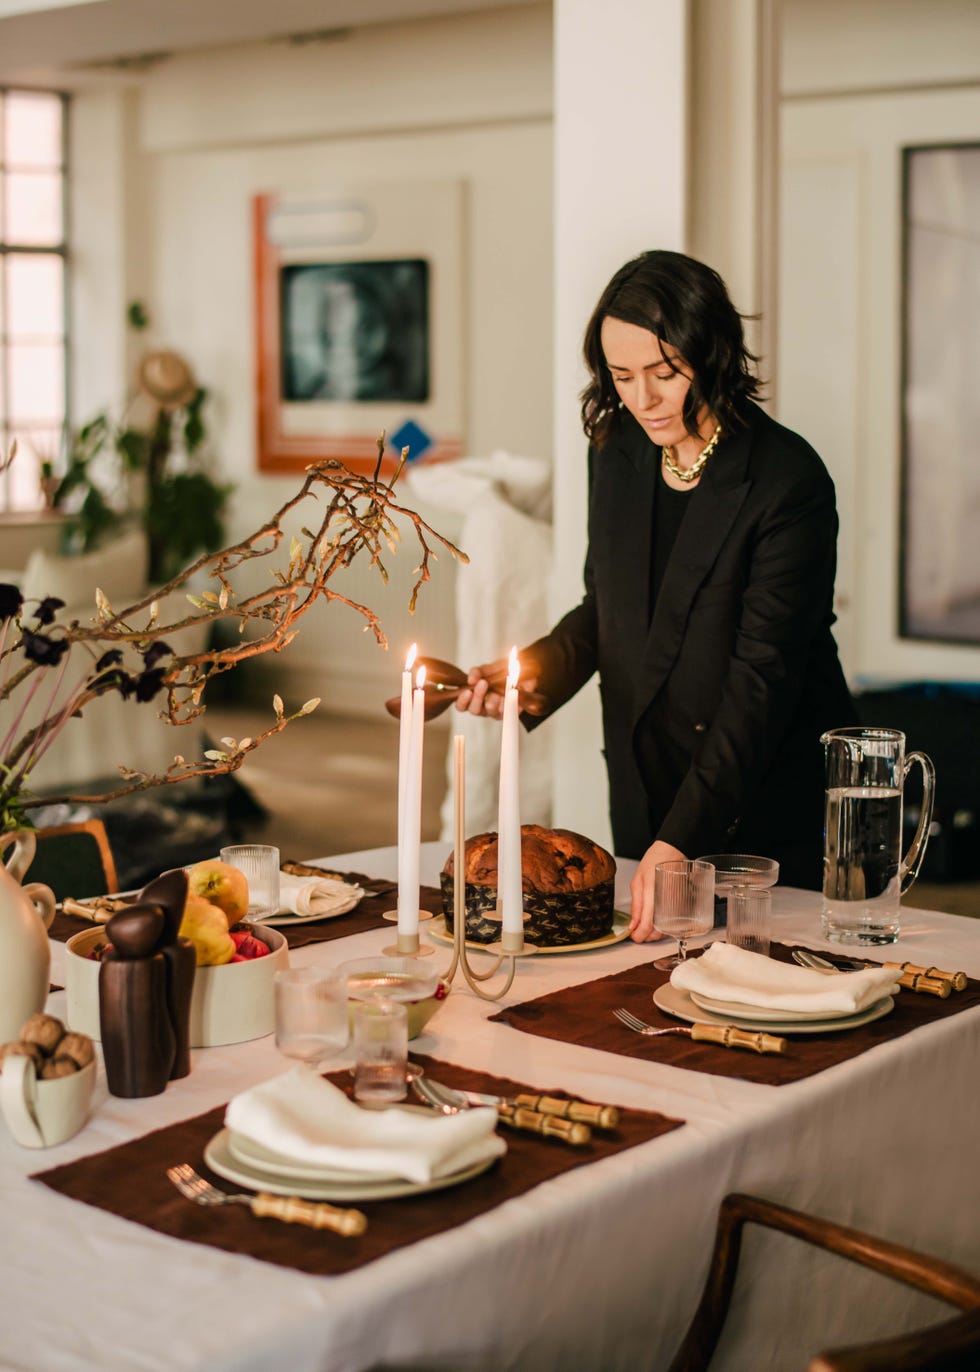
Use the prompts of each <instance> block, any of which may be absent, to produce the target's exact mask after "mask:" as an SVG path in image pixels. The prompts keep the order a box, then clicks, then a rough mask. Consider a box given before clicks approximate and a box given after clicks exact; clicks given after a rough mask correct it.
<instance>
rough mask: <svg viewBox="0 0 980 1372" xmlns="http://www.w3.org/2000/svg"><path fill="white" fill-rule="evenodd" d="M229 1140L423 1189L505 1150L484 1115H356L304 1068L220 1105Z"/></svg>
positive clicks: (491, 1116)
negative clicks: (423, 1184)
mask: <svg viewBox="0 0 980 1372" xmlns="http://www.w3.org/2000/svg"><path fill="white" fill-rule="evenodd" d="M225 1124H226V1125H227V1126H228V1128H229V1129H231V1130H233V1131H234V1132H235V1133H236V1134H242V1135H244V1136H245V1137H246V1138H248V1139H251V1140H252V1141H253V1142H254V1143H257V1144H261V1146H262V1147H263V1148H269V1149H271V1150H272V1151H273V1152H274V1153H280V1154H282V1155H283V1156H284V1157H287V1158H289V1159H290V1160H292V1161H295V1162H303V1163H309V1164H313V1165H319V1166H323V1167H336V1168H342V1169H344V1170H346V1171H350V1172H354V1173H359V1172H373V1173H382V1174H384V1175H386V1176H394V1177H404V1178H405V1179H406V1180H408V1181H414V1182H428V1181H432V1180H433V1179H434V1178H436V1177H442V1176H447V1175H449V1174H450V1173H452V1172H458V1171H461V1170H462V1169H463V1168H464V1167H469V1166H475V1165H476V1164H477V1163H479V1162H483V1161H485V1160H489V1159H490V1158H495V1157H499V1156H500V1155H501V1154H502V1153H505V1152H506V1151H507V1145H506V1144H505V1143H504V1141H503V1139H502V1138H500V1137H499V1135H498V1134H496V1133H495V1132H494V1131H495V1128H496V1124H497V1112H496V1110H491V1109H489V1108H476V1109H473V1110H462V1111H460V1113H459V1114H458V1115H438V1114H435V1113H430V1112H426V1113H425V1114H421V1113H419V1112H418V1111H415V1110H402V1109H399V1108H397V1107H393V1108H391V1109H390V1110H363V1109H361V1107H360V1106H358V1105H355V1104H354V1102H353V1101H351V1100H348V1098H347V1097H346V1096H345V1095H344V1093H343V1091H340V1090H338V1089H337V1087H336V1086H334V1085H333V1084H332V1083H331V1082H329V1081H326V1080H325V1079H324V1078H323V1077H321V1076H319V1075H318V1074H317V1073H316V1072H312V1071H310V1070H309V1068H304V1067H296V1068H293V1070H292V1071H290V1072H287V1073H286V1074H285V1075H284V1076H281V1077H274V1078H273V1079H272V1080H271V1081H265V1082H262V1083H261V1085H259V1086H253V1087H252V1088H251V1090H248V1091H243V1092H242V1094H241V1095H239V1096H235V1097H234V1098H233V1099H232V1100H230V1101H229V1102H228V1106H227V1109H226V1110H225Z"/></svg>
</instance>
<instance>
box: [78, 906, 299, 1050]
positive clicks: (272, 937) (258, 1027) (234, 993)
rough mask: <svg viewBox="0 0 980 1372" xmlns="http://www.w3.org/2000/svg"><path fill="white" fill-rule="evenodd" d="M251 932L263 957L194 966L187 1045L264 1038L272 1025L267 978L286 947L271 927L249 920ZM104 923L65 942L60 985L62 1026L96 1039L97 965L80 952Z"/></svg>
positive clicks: (100, 934)
mask: <svg viewBox="0 0 980 1372" xmlns="http://www.w3.org/2000/svg"><path fill="white" fill-rule="evenodd" d="M251 930H252V933H253V934H254V935H255V937H256V938H259V939H261V940H262V942H263V943H265V944H267V945H268V947H269V949H270V951H269V954H268V956H267V957H264V958H253V959H252V960H251V961H249V962H228V963H225V964H224V966H223V967H198V968H196V969H195V972H194V991H193V994H192V995H191V1019H190V1042H191V1047H192V1048H216V1047H218V1045H220V1044H223V1043H244V1042H245V1041H246V1040H247V1039H260V1038H264V1037H265V1035H266V1034H271V1033H272V1031H273V1029H274V1028H275V1002H274V999H273V994H272V980H273V977H274V976H275V974H276V973H277V972H279V971H281V970H282V969H283V968H284V967H288V966H289V948H288V946H287V944H286V940H285V938H284V936H283V935H282V934H280V933H279V931H278V930H277V929H267V928H266V927H265V925H263V924H253V925H252V926H251ZM105 938H106V934H105V928H104V926H102V925H98V926H97V927H96V928H94V929H83V930H82V932H81V933H79V934H74V935H73V936H72V937H71V938H70V939H69V940H68V942H67V944H66V945H65V947H66V949H67V956H66V959H65V990H66V993H67V1000H68V1008H67V1016H66V1018H67V1021H68V1027H69V1028H70V1029H72V1030H74V1031H75V1032H76V1033H79V1034H88V1036H89V1037H90V1038H93V1039H101V1037H102V1028H101V1025H100V1023H99V966H100V964H99V963H98V962H96V961H95V960H94V959H93V958H90V957H86V956H85V954H86V953H88V952H90V951H91V950H92V949H93V948H94V947H95V946H96V944H99V943H104V942H105Z"/></svg>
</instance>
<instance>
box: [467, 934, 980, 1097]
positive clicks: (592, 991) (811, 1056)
mask: <svg viewBox="0 0 980 1372" xmlns="http://www.w3.org/2000/svg"><path fill="white" fill-rule="evenodd" d="M791 955H792V948H791V947H787V946H785V945H783V944H774V945H773V948H772V956H773V957H775V958H778V959H779V961H781V962H789V961H790V960H791ZM669 980H670V973H669V972H661V971H658V969H657V968H656V967H654V966H653V964H652V962H647V963H641V964H640V965H639V966H638V967H631V968H630V969H629V970H628V971H625V972H617V973H615V974H614V975H612V976H608V977H602V978H600V979H599V980H598V981H590V982H587V983H586V984H585V985H583V986H570V987H568V988H567V989H566V990H564V991H555V992H553V993H552V994H551V995H549V996H541V997H540V998H539V999H538V1000H529V1001H525V1002H524V1004H523V1005H514V1006H511V1007H510V1008H509V1009H506V1010H501V1011H499V1012H498V1013H497V1014H495V1015H491V1016H490V1018H491V1019H494V1020H501V1021H502V1022H503V1023H504V1024H509V1025H511V1026H512V1027H513V1028H514V1029H522V1030H523V1031H524V1032H525V1033H527V1034H537V1035H540V1037H542V1038H547V1039H558V1040H559V1041H560V1042H562V1043H577V1044H581V1045H582V1046H583V1047H586V1048H599V1049H602V1050H603V1051H604V1052H607V1053H621V1054H622V1055H623V1056H624V1057H631V1058H644V1059H646V1061H648V1062H662V1063H666V1064H667V1065H668V1066H669V1067H686V1068H687V1069H688V1070H689V1071H691V1072H709V1073H711V1075H713V1076H717V1077H737V1078H739V1079H740V1080H741V1081H751V1082H757V1083H758V1084H760V1085H762V1086H785V1084H786V1083H787V1082H791V1081H802V1080H803V1078H804V1077H812V1076H813V1075H814V1074H815V1073H817V1072H822V1071H823V1070H824V1069H825V1068H826V1067H833V1066H835V1065H836V1064H837V1063H839V1062H846V1061H847V1060H848V1059H849V1058H854V1057H857V1056H858V1054H859V1053H866V1052H867V1050H868V1049H869V1048H874V1047H875V1045H876V1044H879V1043H887V1042H889V1040H891V1039H896V1038H901V1036H902V1035H903V1034H908V1033H910V1032H911V1031H912V1030H913V1029H917V1028H918V1027H919V1026H920V1025H922V1024H932V1023H933V1022H934V1021H935V1020H937V1019H946V1018H947V1017H948V1016H949V1015H955V1014H958V1013H959V1012H960V1011H961V1010H968V1009H970V1007H971V1006H974V1005H980V982H978V981H972V980H971V981H970V982H969V985H968V986H967V989H966V990H965V991H954V992H953V994H952V995H951V996H950V997H949V999H948V1000H939V999H938V998H937V997H936V996H926V995H918V994H916V993H915V992H914V991H899V993H898V995H897V996H896V998H895V1008H894V1010H892V1011H891V1012H890V1013H889V1014H887V1015H885V1016H883V1018H881V1019H878V1020H874V1021H872V1023H870V1024H862V1025H860V1026H859V1027H858V1028H857V1029H848V1030H841V1031H839V1032H837V1033H828V1034H793V1035H788V1036H787V1037H788V1041H789V1047H788V1049H787V1051H786V1054H785V1056H779V1057H776V1056H770V1055H768V1054H767V1055H765V1056H760V1055H759V1054H756V1053H750V1052H746V1051H744V1050H743V1049H740V1048H722V1047H720V1046H718V1045H716V1044H713V1043H695V1042H694V1040H693V1039H691V1038H689V1037H688V1036H687V1035H686V1034H664V1035H663V1036H662V1037H660V1038H644V1037H643V1036H642V1035H641V1034H636V1033H634V1032H633V1031H632V1030H631V1029H627V1028H625V1026H623V1025H622V1024H620V1023H619V1021H618V1020H617V1019H614V1018H613V1013H612V1012H613V1010H614V1009H615V1008H616V1006H617V1005H623V1006H625V1007H626V1009H627V1010H632V1011H633V1013H634V1014H635V1015H639V1017H640V1019H643V1020H645V1021H646V1022H647V1024H650V1025H652V1026H653V1028H654V1029H668V1028H670V1027H671V1026H675V1025H677V1024H679V1023H680V1022H681V1021H679V1020H677V1019H674V1018H673V1017H672V1016H671V1015H665V1014H663V1013H662V1011H660V1010H658V1009H657V1007H656V1006H655V1005H654V1003H653V993H654V991H655V990H656V988H657V987H658V986H663V984H664V983H665V982H666V981H669Z"/></svg>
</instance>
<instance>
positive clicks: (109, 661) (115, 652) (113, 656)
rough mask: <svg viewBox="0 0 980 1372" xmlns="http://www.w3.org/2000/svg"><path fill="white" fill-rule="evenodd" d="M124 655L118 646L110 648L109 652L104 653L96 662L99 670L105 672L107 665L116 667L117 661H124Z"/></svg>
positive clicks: (96, 668)
mask: <svg viewBox="0 0 980 1372" xmlns="http://www.w3.org/2000/svg"><path fill="white" fill-rule="evenodd" d="M122 660H123V655H122V653H121V652H120V651H119V649H118V648H110V649H109V651H108V652H107V653H103V654H102V656H101V657H100V658H99V660H98V662H97V663H96V664H95V670H96V671H97V672H104V671H105V669H106V668H107V667H114V666H115V665H116V663H117V662H122Z"/></svg>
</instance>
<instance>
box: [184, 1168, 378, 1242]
mask: <svg viewBox="0 0 980 1372" xmlns="http://www.w3.org/2000/svg"><path fill="white" fill-rule="evenodd" d="M167 1176H168V1177H169V1179H170V1180H171V1181H172V1182H173V1184H174V1186H176V1188H177V1190H178V1191H179V1192H180V1194H181V1195H182V1196H185V1197H186V1198H187V1200H190V1201H194V1202H195V1204H197V1205H247V1206H248V1207H249V1209H250V1210H251V1212H252V1214H253V1215H258V1216H259V1218H262V1219H264V1218H270V1219H276V1220H285V1222H286V1223H287V1224H305V1225H307V1226H308V1227H309V1228H310V1229H332V1230H333V1232H334V1233H335V1234H342V1235H343V1236H344V1238H352V1237H355V1236H356V1235H358V1234H363V1233H364V1231H365V1229H366V1228H367V1218H366V1216H364V1215H362V1214H361V1212H360V1210H339V1209H338V1208H337V1207H336V1206H335V1205H328V1204H327V1203H326V1202H325V1201H306V1200H302V1199H301V1198H300V1197H299V1196H271V1195H269V1193H268V1192H266V1191H259V1192H257V1193H256V1194H255V1195H254V1196H250V1195H247V1194H245V1193H244V1192H235V1193H234V1194H229V1193H228V1192H227V1191H219V1190H218V1188H217V1187H216V1186H212V1185H211V1183H210V1182H209V1181H205V1180H204V1178H203V1177H202V1176H201V1174H200V1173H199V1172H195V1171H194V1169H193V1167H191V1165H190V1163H187V1162H182V1163H180V1164H179V1165H178V1166H177V1167H168V1168H167Z"/></svg>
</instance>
